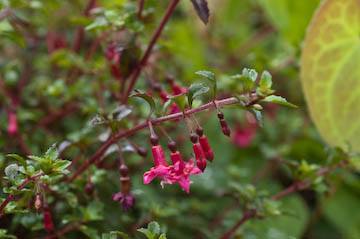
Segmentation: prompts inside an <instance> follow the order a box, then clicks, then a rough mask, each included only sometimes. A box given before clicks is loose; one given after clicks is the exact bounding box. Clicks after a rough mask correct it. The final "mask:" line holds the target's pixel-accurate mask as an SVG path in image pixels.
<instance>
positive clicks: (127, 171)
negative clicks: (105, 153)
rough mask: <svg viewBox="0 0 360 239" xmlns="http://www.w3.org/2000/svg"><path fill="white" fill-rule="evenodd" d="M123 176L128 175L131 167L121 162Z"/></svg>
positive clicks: (120, 169)
mask: <svg viewBox="0 0 360 239" xmlns="http://www.w3.org/2000/svg"><path fill="white" fill-rule="evenodd" d="M119 172H120V174H121V176H123V177H126V176H127V174H128V173H129V168H128V167H127V166H126V165H125V164H121V165H120V168H119Z"/></svg>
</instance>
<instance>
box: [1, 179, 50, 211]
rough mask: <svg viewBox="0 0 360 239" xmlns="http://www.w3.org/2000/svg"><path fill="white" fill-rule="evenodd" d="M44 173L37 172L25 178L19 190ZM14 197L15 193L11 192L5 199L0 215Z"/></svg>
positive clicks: (18, 187)
mask: <svg viewBox="0 0 360 239" xmlns="http://www.w3.org/2000/svg"><path fill="white" fill-rule="evenodd" d="M43 175H44V173H38V174H35V175H33V176H31V177H28V178H27V179H25V180H24V181H23V182H22V183H21V184H20V185H19V186H17V188H16V189H17V190H21V189H22V188H24V187H25V186H26V185H27V184H28V183H30V182H31V181H33V180H35V179H37V178H39V177H41V176H43ZM13 198H14V195H13V194H10V195H9V196H8V197H7V198H6V199H5V201H4V202H3V203H2V204H1V205H0V215H1V214H2V211H3V210H4V208H5V207H6V205H7V204H8V203H9V202H10V201H11V200H12V199H13Z"/></svg>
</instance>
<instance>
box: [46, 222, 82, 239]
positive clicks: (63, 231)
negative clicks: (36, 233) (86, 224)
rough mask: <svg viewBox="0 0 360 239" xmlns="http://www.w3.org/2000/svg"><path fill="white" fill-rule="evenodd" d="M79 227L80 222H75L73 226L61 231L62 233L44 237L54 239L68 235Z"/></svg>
mask: <svg viewBox="0 0 360 239" xmlns="http://www.w3.org/2000/svg"><path fill="white" fill-rule="evenodd" d="M78 226H79V223H78V222H73V223H72V224H70V225H68V226H66V227H64V228H63V229H61V230H60V231H58V232H55V233H53V234H51V235H48V236H45V237H43V239H53V238H57V237H60V236H62V235H64V234H65V233H67V232H68V231H71V230H73V229H75V228H77V227H78Z"/></svg>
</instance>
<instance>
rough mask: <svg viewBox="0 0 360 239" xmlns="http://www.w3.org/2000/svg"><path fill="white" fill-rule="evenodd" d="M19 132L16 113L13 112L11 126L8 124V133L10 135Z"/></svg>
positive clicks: (10, 119)
mask: <svg viewBox="0 0 360 239" xmlns="http://www.w3.org/2000/svg"><path fill="white" fill-rule="evenodd" d="M17 132H18V124H17V120H16V113H15V112H11V113H10V114H9V126H8V133H9V134H10V135H15V134H17Z"/></svg>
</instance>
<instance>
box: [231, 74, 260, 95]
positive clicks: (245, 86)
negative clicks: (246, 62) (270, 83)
mask: <svg viewBox="0 0 360 239" xmlns="http://www.w3.org/2000/svg"><path fill="white" fill-rule="evenodd" d="M231 79H233V80H237V81H238V84H239V87H241V92H245V91H250V90H251V89H252V88H253V87H254V86H255V82H254V81H253V80H252V79H251V78H250V77H247V76H243V75H240V74H237V75H233V76H231Z"/></svg>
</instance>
